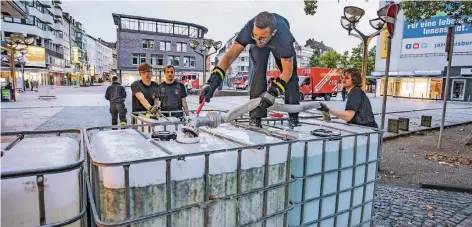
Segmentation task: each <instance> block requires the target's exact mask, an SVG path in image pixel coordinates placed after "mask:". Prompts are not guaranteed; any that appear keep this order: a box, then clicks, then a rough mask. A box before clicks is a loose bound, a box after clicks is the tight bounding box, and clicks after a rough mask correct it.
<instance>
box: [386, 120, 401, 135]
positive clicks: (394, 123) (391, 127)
mask: <svg viewBox="0 0 472 227" xmlns="http://www.w3.org/2000/svg"><path fill="white" fill-rule="evenodd" d="M387 132H393V133H398V120H397V119H388V126H387Z"/></svg>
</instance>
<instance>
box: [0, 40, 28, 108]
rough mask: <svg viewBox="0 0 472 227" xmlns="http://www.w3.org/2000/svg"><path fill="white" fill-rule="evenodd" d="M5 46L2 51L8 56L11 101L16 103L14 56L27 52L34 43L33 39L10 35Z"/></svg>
mask: <svg viewBox="0 0 472 227" xmlns="http://www.w3.org/2000/svg"><path fill="white" fill-rule="evenodd" d="M5 43H6V45H5V46H2V49H4V50H6V51H7V55H8V56H10V75H11V78H12V86H13V101H17V97H16V75H15V55H16V54H17V53H18V52H20V53H21V54H22V55H24V54H26V53H27V52H28V46H29V45H32V44H33V43H34V37H29V38H26V37H25V36H24V35H22V34H11V35H10V37H8V38H6V40H5ZM23 53H24V54H23Z"/></svg>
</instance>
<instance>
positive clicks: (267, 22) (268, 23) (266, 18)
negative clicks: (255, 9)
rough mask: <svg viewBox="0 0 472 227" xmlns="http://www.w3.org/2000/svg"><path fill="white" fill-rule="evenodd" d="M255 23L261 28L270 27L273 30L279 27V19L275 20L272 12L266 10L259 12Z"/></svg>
mask: <svg viewBox="0 0 472 227" xmlns="http://www.w3.org/2000/svg"><path fill="white" fill-rule="evenodd" d="M254 25H256V27H258V28H261V29H264V28H267V27H268V28H270V31H271V32H272V31H274V30H275V29H276V28H277V21H276V20H275V16H274V15H273V14H272V13H269V12H267V11H264V12H261V13H259V14H257V16H256V18H255V19H254Z"/></svg>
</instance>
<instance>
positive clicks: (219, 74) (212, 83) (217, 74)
mask: <svg viewBox="0 0 472 227" xmlns="http://www.w3.org/2000/svg"><path fill="white" fill-rule="evenodd" d="M225 76H226V74H225V71H223V69H221V68H220V67H218V66H215V68H213V70H212V71H211V75H210V79H208V82H207V85H205V86H204V87H203V89H202V91H201V92H200V101H199V103H202V101H203V99H205V101H206V102H210V99H211V98H213V93H215V91H216V89H217V88H218V87H219V86H220V84H221V82H223V79H224V78H225Z"/></svg>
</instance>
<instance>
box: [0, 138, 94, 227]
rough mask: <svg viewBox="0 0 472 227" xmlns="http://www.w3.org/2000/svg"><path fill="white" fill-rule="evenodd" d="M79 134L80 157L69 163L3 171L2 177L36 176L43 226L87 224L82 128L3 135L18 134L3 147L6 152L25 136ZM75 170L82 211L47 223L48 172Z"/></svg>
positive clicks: (40, 219) (40, 218) (41, 224)
mask: <svg viewBox="0 0 472 227" xmlns="http://www.w3.org/2000/svg"><path fill="white" fill-rule="evenodd" d="M67 133H72V134H78V136H79V140H80V142H79V159H78V160H77V161H76V162H74V163H72V164H67V165H61V166H56V167H50V168H36V169H26V170H19V171H2V173H1V179H2V180H6V179H14V178H21V177H32V176H35V177H36V185H37V188H38V204H39V223H40V226H41V227H58V226H65V225H68V224H71V223H74V222H76V221H78V220H80V221H81V225H82V226H85V220H84V219H83V217H84V216H85V214H86V211H87V194H86V188H85V178H84V168H83V164H84V160H85V156H84V143H83V139H82V138H83V135H82V130H79V129H66V130H49V131H24V132H5V133H2V134H1V136H2V137H3V136H17V137H16V139H14V140H13V141H12V142H10V143H9V144H8V145H7V146H6V147H5V149H2V152H3V153H4V154H6V153H7V152H9V150H10V149H11V148H13V147H14V146H15V145H16V144H18V143H19V142H20V141H21V140H23V139H24V138H25V136H26V137H27V136H35V135H36V136H39V135H50V134H56V136H61V134H67ZM74 170H79V178H78V182H79V201H80V213H79V214H78V215H77V216H74V217H72V218H70V219H67V220H64V221H60V222H56V223H51V224H46V223H47V220H46V206H45V202H46V201H45V184H44V182H45V175H48V174H57V173H65V172H70V171H74Z"/></svg>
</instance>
